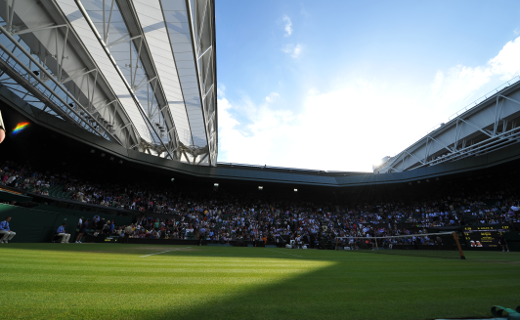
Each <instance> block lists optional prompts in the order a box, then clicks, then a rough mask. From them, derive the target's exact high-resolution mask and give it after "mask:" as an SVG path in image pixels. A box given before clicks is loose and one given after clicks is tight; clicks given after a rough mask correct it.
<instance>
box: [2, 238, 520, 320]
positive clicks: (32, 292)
mask: <svg viewBox="0 0 520 320" xmlns="http://www.w3.org/2000/svg"><path fill="white" fill-rule="evenodd" d="M179 248H183V247H181V246H175V247H173V246H171V247H167V246H165V247H147V246H142V245H121V244H86V245H60V244H9V245H8V246H2V247H0V255H1V257H2V259H0V270H2V272H1V276H0V278H1V281H2V290H3V292H4V294H3V297H2V300H1V303H0V314H2V316H3V318H6V319H27V318H31V319H154V320H156V319H193V318H204V319H282V318H283V319H433V318H449V317H468V316H476V317H478V316H480V317H485V316H490V313H489V309H490V307H491V306H492V305H493V304H499V305H504V306H510V307H514V306H516V304H518V303H520V302H519V301H517V298H518V295H517V294H516V293H517V292H520V275H519V274H520V273H519V272H518V270H519V268H520V255H518V254H516V253H511V254H509V255H505V254H503V255H501V254H500V253H477V254H474V255H473V256H472V255H471V254H468V260H467V261H461V260H446V259H434V258H420V257H401V256H387V255H366V254H358V253H352V252H340V251H317V250H305V251H304V250H286V249H270V250H269V251H268V250H264V249H262V248H225V247H197V248H193V249H190V250H192V251H189V250H177V249H179ZM184 248H186V247H184ZM174 249H175V250H176V251H171V252H166V253H163V254H159V255H153V256H148V257H146V258H140V256H143V255H146V254H151V253H154V252H161V251H167V250H174ZM288 254H292V255H295V256H294V257H292V256H290V255H288ZM471 259H473V261H472V260H471Z"/></svg>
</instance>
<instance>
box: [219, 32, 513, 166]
mask: <svg viewBox="0 0 520 320" xmlns="http://www.w3.org/2000/svg"><path fill="white" fill-rule="evenodd" d="M295 48H296V47H290V48H286V49H287V51H285V50H284V52H287V53H289V54H293V53H294V52H295ZM300 51H301V48H300V49H299V52H300ZM516 57H520V37H519V38H517V39H515V40H514V41H510V42H508V43H507V44H506V45H505V46H504V47H503V48H502V50H500V52H499V53H498V54H497V56H495V57H494V58H492V59H490V60H489V61H488V62H486V63H485V64H484V65H482V66H476V67H468V66H463V65H458V66H455V67H453V68H451V69H449V70H444V71H438V72H437V74H436V75H435V76H434V77H433V79H432V83H431V85H430V86H429V87H426V88H425V87H419V86H417V85H414V84H406V85H404V86H403V84H396V83H392V82H388V83H385V82H382V81H364V80H363V79H361V80H357V81H352V82H349V83H344V84H343V85H342V86H340V87H338V88H337V89H334V90H332V91H330V92H324V93H320V92H318V91H316V90H314V89H312V90H310V91H308V92H307V93H306V94H305V95H304V96H305V97H304V103H303V107H302V108H301V109H300V110H297V111H289V110H279V109H275V107H274V105H273V104H272V102H273V101H274V100H275V99H277V98H278V97H279V94H278V93H276V92H272V93H270V94H269V95H268V96H267V97H265V99H264V101H262V103H260V104H257V103H254V102H253V101H251V100H250V99H249V98H248V97H247V96H246V97H243V98H242V99H240V100H239V101H228V100H227V98H226V97H225V96H220V97H219V99H218V108H219V139H220V141H219V152H220V153H219V161H224V162H234V163H247V164H260V165H263V164H267V165H272V166H285V167H298V168H312V169H325V170H348V171H371V169H372V168H371V165H372V163H374V162H375V161H378V160H379V159H381V158H383V157H384V156H387V155H390V156H391V155H394V154H396V153H398V152H400V151H402V150H403V149H404V148H406V147H408V146H409V145H410V144H411V143H413V142H414V141H416V140H417V139H419V138H421V137H422V136H423V135H424V134H425V133H426V132H425V130H427V129H429V128H431V127H432V126H433V125H436V124H438V123H440V122H445V121H446V120H447V118H448V117H449V116H450V115H451V114H452V113H453V112H454V111H457V110H458V109H460V108H462V107H464V103H465V102H466V101H468V100H471V99H474V98H475V97H478V96H479V95H482V94H484V93H486V92H485V91H483V90H487V88H488V87H489V86H492V87H496V86H497V85H498V84H501V83H502V82H503V80H502V79H504V77H505V78H507V79H510V78H511V77H512V76H516V75H519V74H520V62H519V61H518V59H515V58H516Z"/></svg>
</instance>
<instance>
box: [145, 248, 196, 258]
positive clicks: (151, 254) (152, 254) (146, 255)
mask: <svg viewBox="0 0 520 320" xmlns="http://www.w3.org/2000/svg"><path fill="white" fill-rule="evenodd" d="M189 248H191V247H186V248H179V249H173V250H166V251H161V252H156V253H150V254H145V255H144V256H140V257H139V258H145V257H149V256H155V255H156V254H163V253H167V252H172V251H179V250H184V249H189Z"/></svg>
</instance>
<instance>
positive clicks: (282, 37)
mask: <svg viewBox="0 0 520 320" xmlns="http://www.w3.org/2000/svg"><path fill="white" fill-rule="evenodd" d="M215 19H216V28H217V29H216V33H217V35H216V38H217V75H218V127H219V132H218V134H219V156H218V161H219V162H231V163H243V164H259V165H265V164H266V165H267V166H283V167H294V168H309V169H322V170H342V171H372V165H373V164H374V163H377V162H379V161H380V160H381V158H383V157H385V156H393V155H395V154H397V153H399V152H400V151H402V150H403V149H405V148H406V147H408V146H409V145H410V144H412V143H413V142H414V141H416V140H417V139H419V138H421V137H422V136H424V135H425V134H426V133H427V132H428V131H429V129H431V128H433V127H434V126H436V125H439V124H440V123H441V122H446V121H447V120H448V118H449V117H450V116H451V115H452V114H453V113H455V112H457V111H458V110H459V109H462V108H463V107H465V106H466V105H468V104H470V103H471V102H472V101H474V100H475V99H477V98H479V97H480V96H482V95H484V94H486V93H487V92H489V91H490V90H492V89H493V88H495V87H497V86H499V85H501V84H503V83H504V82H506V81H508V80H511V79H512V78H514V77H515V76H518V75H520V1H516V0H515V1H474V0H471V1H346V0H342V1H325V0H324V1H294V0H276V1H275V0H263V1H243V0H216V14H215Z"/></svg>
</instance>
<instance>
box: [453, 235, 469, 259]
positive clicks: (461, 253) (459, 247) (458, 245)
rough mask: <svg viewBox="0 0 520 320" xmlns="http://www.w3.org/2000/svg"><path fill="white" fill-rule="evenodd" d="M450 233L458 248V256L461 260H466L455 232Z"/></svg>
mask: <svg viewBox="0 0 520 320" xmlns="http://www.w3.org/2000/svg"><path fill="white" fill-rule="evenodd" d="M452 235H453V239H454V240H455V243H456V244H457V248H458V249H459V253H460V258H461V259H462V260H466V257H465V256H464V252H462V247H461V246H460V242H459V236H457V233H456V232H452Z"/></svg>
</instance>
